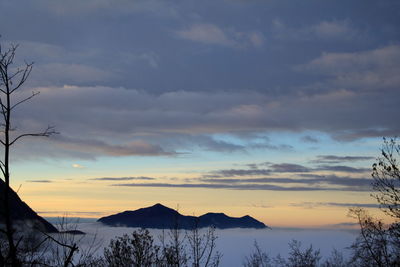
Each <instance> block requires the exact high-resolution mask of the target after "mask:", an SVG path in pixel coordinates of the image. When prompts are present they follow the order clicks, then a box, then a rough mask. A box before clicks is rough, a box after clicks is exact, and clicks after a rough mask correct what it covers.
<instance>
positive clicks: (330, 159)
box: [311, 155, 375, 163]
mask: <svg viewBox="0 0 400 267" xmlns="http://www.w3.org/2000/svg"><path fill="white" fill-rule="evenodd" d="M373 159H375V158H374V157H367V156H336V155H318V156H317V158H316V159H315V160H312V161H311V162H312V163H341V162H354V161H367V160H373Z"/></svg>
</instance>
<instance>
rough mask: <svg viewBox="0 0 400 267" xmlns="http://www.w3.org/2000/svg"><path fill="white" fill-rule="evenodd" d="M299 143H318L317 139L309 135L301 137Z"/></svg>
mask: <svg viewBox="0 0 400 267" xmlns="http://www.w3.org/2000/svg"><path fill="white" fill-rule="evenodd" d="M301 141H303V142H306V143H318V142H319V140H318V138H316V137H313V136H309V135H306V136H303V137H302V138H301Z"/></svg>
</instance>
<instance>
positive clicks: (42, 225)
mask: <svg viewBox="0 0 400 267" xmlns="http://www.w3.org/2000/svg"><path fill="white" fill-rule="evenodd" d="M5 189H6V184H5V183H4V181H3V180H1V179H0V223H1V224H4V222H5V217H4V192H5ZM9 199H10V206H11V218H12V220H13V222H15V224H16V225H20V226H21V227H23V228H26V227H32V228H36V229H39V230H40V231H43V232H47V233H56V232H58V230H57V228H55V227H54V226H53V225H52V224H51V223H49V222H48V221H46V220H45V219H43V218H42V217H40V216H39V215H37V214H36V212H34V211H33V210H32V209H31V208H30V207H29V206H28V205H27V204H26V203H25V202H23V201H22V200H21V199H20V198H19V196H18V195H17V193H15V192H14V190H12V189H11V191H10V195H9Z"/></svg>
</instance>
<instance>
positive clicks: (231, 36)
mask: <svg viewBox="0 0 400 267" xmlns="http://www.w3.org/2000/svg"><path fill="white" fill-rule="evenodd" d="M360 6H362V9H363V12H359V10H360ZM398 9H399V3H398V1H397V0H388V1H384V2H382V1H372V0H367V1H361V0H356V1H351V3H350V2H348V1H347V2H345V1H331V2H329V3H328V2H324V3H323V4H322V3H321V2H320V1H317V0H312V1H299V2H296V3H293V1H288V0H283V1H275V0H274V1H222V0H221V1H220V0H216V1H214V0H213V1H212V0H205V1H194V0H188V1H185V2H184V3H183V2H179V3H178V2H174V1H161V0H149V1H143V0H139V1H127V0H121V1H116V2H113V3H111V2H109V1H102V0H101V1H97V0H88V1H77V0H73V1H72V2H66V1H51V0H39V1H35V2H32V1H28V0H22V1H10V0H6V1H2V2H1V3H0V24H1V25H7V27H3V29H2V32H1V33H0V34H1V35H2V39H1V41H2V42H4V43H9V42H16V43H20V48H19V50H18V59H17V61H18V62H22V60H23V59H26V60H28V61H35V62H36V63H35V66H34V69H33V72H32V76H31V77H30V79H29V80H28V82H27V87H26V90H27V92H29V93H30V91H31V90H32V89H34V90H40V91H41V92H42V93H41V95H40V96H38V97H37V99H35V100H34V102H31V103H29V105H27V106H24V107H21V109H20V110H18V111H17V113H16V114H15V115H16V116H15V118H16V120H17V121H18V122H19V123H18V124H19V125H16V126H18V129H29V130H31V129H33V130H35V129H37V128H39V129H41V128H42V127H46V126H47V124H48V123H50V124H54V125H56V126H57V130H59V131H60V132H61V133H62V134H63V135H62V138H61V137H59V138H56V139H54V142H53V143H51V144H48V145H46V147H45V148H44V147H42V148H41V149H37V148H36V149H35V151H37V154H35V156H36V157H80V158H91V159H93V158H96V157H99V156H107V157H114V156H176V155H180V153H190V152H191V151H192V150H193V147H196V148H200V149H202V150H206V151H218V152H221V153H231V152H242V153H246V152H247V151H248V150H252V149H265V150H272V149H274V150H275V149H277V150H285V149H288V150H290V149H295V148H293V147H292V146H291V144H271V143H268V142H260V141H259V140H258V139H257V138H250V137H249V136H253V137H254V136H255V135H256V134H258V133H266V132H268V133H276V132H291V133H299V134H301V135H302V136H303V138H301V140H302V141H304V142H308V143H315V144H318V141H319V139H318V138H316V137H315V136H310V135H308V134H307V135H306V134H305V133H308V132H310V131H316V132H321V133H324V134H327V135H328V136H331V137H333V138H334V139H336V140H340V141H353V140H357V139H360V138H364V137H381V136H395V135H397V134H398V133H399V132H400V126H399V124H398V123H397V121H396V120H394V119H393V114H399V112H400V110H399V109H400V107H399V105H398V99H399V97H400V91H399V90H398V88H399V86H400V79H399V75H398V73H399V72H400V46H399V42H400V37H399V36H400V34H399V27H398V26H399V24H400V22H399V14H398V11H397V10H398ZM238 18H240V19H238ZM303 132H304V133H303ZM246 134H247V138H245V137H244V136H245V135H246ZM216 135H229V136H230V137H232V136H233V137H235V138H236V139H240V140H236V142H235V141H231V140H230V139H229V138H226V140H223V138H217V137H216ZM181 139H182V140H185V141H181ZM23 149H33V148H32V147H29V145H28V146H27V147H26V148H23ZM23 149H22V150H23ZM60 150H63V151H60ZM24 154H26V153H24V152H23V151H22V152H21V153H20V154H19V155H18V158H23V156H24ZM25 156H26V155H25ZM321 160H322V161H324V162H327V161H326V158H325V159H323V158H321ZM336 160H337V161H338V162H337V163H339V160H338V159H336ZM341 160H342V159H340V161H341ZM347 160H355V159H347ZM322 161H321V164H323V163H324V162H322ZM330 163H332V160H331V161H330Z"/></svg>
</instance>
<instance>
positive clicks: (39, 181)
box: [26, 180, 53, 183]
mask: <svg viewBox="0 0 400 267" xmlns="http://www.w3.org/2000/svg"><path fill="white" fill-rule="evenodd" d="M26 182H28V183H52V182H53V181H52V180H26Z"/></svg>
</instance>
